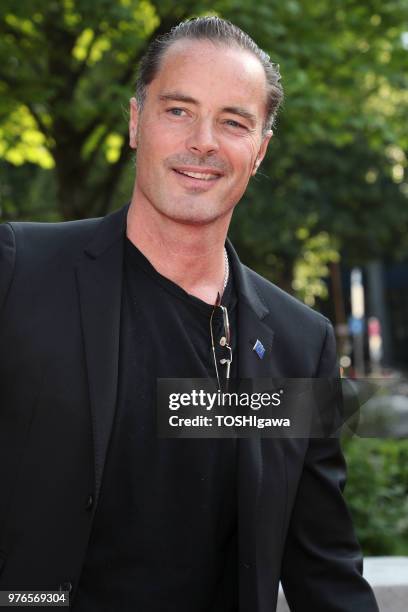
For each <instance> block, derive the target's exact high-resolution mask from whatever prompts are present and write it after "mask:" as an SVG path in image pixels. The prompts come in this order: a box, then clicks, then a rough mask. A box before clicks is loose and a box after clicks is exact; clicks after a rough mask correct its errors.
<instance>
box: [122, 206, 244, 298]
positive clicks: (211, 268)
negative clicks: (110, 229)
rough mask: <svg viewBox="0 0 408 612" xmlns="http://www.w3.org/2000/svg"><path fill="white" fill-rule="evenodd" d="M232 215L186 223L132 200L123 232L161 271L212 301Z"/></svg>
mask: <svg viewBox="0 0 408 612" xmlns="http://www.w3.org/2000/svg"><path fill="white" fill-rule="evenodd" d="M231 214H232V213H230V214H229V215H228V216H227V217H226V218H224V217H221V218H219V219H217V220H215V221H213V222H211V223H208V224H200V225H189V224H187V223H180V222H178V221H175V220H173V219H170V218H169V217H167V216H164V215H162V214H161V213H159V212H158V211H156V210H155V209H153V208H152V207H149V208H148V209H146V208H145V207H144V206H143V204H141V203H140V202H136V201H135V200H132V203H131V205H130V208H129V211H128V216H127V230H126V234H127V237H128V238H129V240H130V241H131V242H132V243H133V244H134V245H135V246H136V247H137V248H138V249H139V250H140V251H141V252H142V253H143V255H144V256H145V257H146V258H147V259H148V260H149V261H150V263H151V264H152V266H153V267H154V268H155V269H156V270H157V271H158V272H159V273H160V274H162V275H163V276H165V277H166V278H168V279H170V280H171V281H173V282H174V283H176V284H177V285H179V286H180V287H182V288H183V289H184V290H185V291H187V293H190V294H191V295H194V296H195V297H198V298H199V299H201V300H203V301H204V302H207V303H208V304H214V303H215V300H216V297H217V293H220V294H221V295H222V293H223V288H224V287H223V286H224V280H225V272H226V270H225V257H224V243H225V239H226V235H227V230H228V226H229V223H230V219H231Z"/></svg>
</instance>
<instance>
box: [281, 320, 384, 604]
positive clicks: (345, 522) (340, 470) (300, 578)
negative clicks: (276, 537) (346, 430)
mask: <svg viewBox="0 0 408 612" xmlns="http://www.w3.org/2000/svg"><path fill="white" fill-rule="evenodd" d="M334 376H338V370H337V362H336V348H335V339H334V333H333V329H332V326H331V325H330V324H329V323H328V322H327V329H326V337H325V341H324V345H323V349H322V352H321V358H320V363H319V367H318V371H317V374H316V377H319V378H323V377H326V378H329V377H334ZM345 480H346V465H345V461H344V457H343V454H342V451H341V446H340V440H339V439H338V438H336V437H334V438H311V439H310V440H309V445H308V450H307V452H306V456H305V461H304V466H303V473H302V476H301V479H300V482H299V487H298V491H297V495H296V499H295V503H294V508H293V511H292V515H291V518H290V524H289V529H288V535H287V539H286V543H285V552H284V556H283V562H282V570H281V581H282V586H283V590H284V592H285V596H286V599H287V602H288V604H289V607H290V609H291V610H293V611H294V612H303V611H304V612H308V611H309V610H313V612H355V611H356V610H358V611H359V612H378V606H377V603H376V600H375V597H374V594H373V592H372V589H371V587H370V586H369V584H368V583H367V582H366V580H365V579H364V578H363V577H362V569H363V560H362V554H361V550H360V546H359V544H358V541H357V539H356V536H355V533H354V528H353V524H352V521H351V517H350V514H349V511H348V509H347V506H346V504H345V500H344V498H343V489H344V485H345Z"/></svg>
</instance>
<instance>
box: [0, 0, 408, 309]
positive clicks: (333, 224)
mask: <svg viewBox="0 0 408 612" xmlns="http://www.w3.org/2000/svg"><path fill="white" fill-rule="evenodd" d="M211 11H213V12H217V13H219V14H221V15H222V16H224V17H226V18H230V19H231V20H232V21H234V22H235V23H237V25H239V26H241V27H242V28H243V29H245V30H246V31H248V32H249V33H250V34H251V35H252V36H253V37H254V38H255V40H257V42H259V44H260V45H261V46H262V47H263V48H265V49H266V50H267V51H269V52H270V55H271V57H272V59H273V61H275V62H277V63H279V64H280V66H281V72H282V74H283V83H284V88H285V92H286V102H285V104H284V108H283V110H282V112H281V113H280V114H279V117H278V120H277V125H276V131H275V132H276V133H275V135H274V138H273V139H272V142H271V146H270V153H269V155H268V157H267V159H266V160H265V162H264V164H263V166H262V167H261V171H260V173H259V177H256V179H255V180H254V181H253V182H252V184H251V186H250V189H249V191H248V194H247V195H246V196H245V198H244V201H243V203H242V204H241V205H240V206H239V208H238V211H237V215H236V219H235V221H234V224H233V228H232V234H233V238H234V240H235V242H236V243H237V245H238V247H239V250H240V253H241V254H242V255H243V258H244V260H245V261H246V262H247V263H249V264H250V265H253V266H254V267H256V268H257V269H258V270H259V271H260V272H262V273H264V274H265V275H266V276H268V277H270V278H271V279H272V280H275V281H276V282H278V283H279V284H280V285H282V286H284V287H285V288H287V289H288V290H290V291H293V290H295V291H297V292H298V294H299V295H301V296H302V297H303V298H304V299H305V300H306V301H309V303H313V300H314V298H315V297H316V296H319V295H321V296H323V295H324V291H325V285H324V284H323V283H322V282H321V280H320V279H321V277H322V276H324V275H325V274H327V267H328V264H329V263H330V262H331V261H335V260H337V259H338V258H339V253H340V252H342V253H343V254H345V256H346V257H347V258H348V260H349V261H350V262H351V261H353V262H355V261H359V262H362V261H364V260H365V259H367V258H369V257H372V256H373V255H374V256H376V257H378V256H381V254H383V253H387V255H389V256H399V257H403V256H405V255H406V254H407V248H408V247H407V235H408V232H407V229H408V223H407V209H408V207H407V205H406V203H407V202H406V199H407V194H408V185H407V182H406V178H405V173H406V151H407V142H408V129H407V122H406V120H405V117H406V114H407V108H408V93H407V87H406V85H407V74H406V69H405V68H406V62H407V57H408V55H407V47H408V34H407V33H406V32H404V28H405V27H406V25H405V24H406V23H407V22H408V19H407V18H408V5H407V3H406V0H392V1H391V0H390V1H389V2H386V3H384V2H381V1H379V0H367V1H366V2H364V3H361V1H360V0H332V1H330V2H329V1H328V0H302V1H301V2H300V1H297V0H288V1H287V2H285V3H283V2H276V3H272V2H269V1H267V0H261V1H260V2H258V3H257V4H256V5H255V6H254V5H253V4H252V3H249V0H219V1H217V0H215V1H214V2H206V1H205V0H201V1H197V2H196V3H194V2H193V3H192V2H185V1H183V0H182V1H181V2H178V3H177V4H175V3H174V2H169V1H165V2H158V1H153V0H140V1H138V0H109V1H108V0H99V1H95V0H21V1H20V2H19V3H15V2H11V0H4V1H3V3H2V5H1V8H0V34H1V38H0V78H1V84H0V94H1V96H0V157H2V158H3V160H4V162H5V164H6V165H5V166H4V167H3V170H2V180H3V189H2V193H1V195H0V197H1V198H2V208H3V211H4V210H5V212H6V213H7V210H8V211H10V210H12V211H13V212H14V213H17V215H20V216H22V217H24V216H28V217H30V216H31V217H32V216H33V214H34V216H35V215H36V214H37V212H36V211H38V214H40V212H39V211H42V210H43V209H44V201H49V207H50V210H54V212H53V216H52V217H51V218H54V216H60V217H61V218H64V219H71V218H82V217H87V216H94V215H101V214H105V213H106V212H107V211H108V210H109V209H110V208H112V207H113V206H116V205H117V204H119V203H120V202H121V201H123V197H128V196H129V195H130V189H131V181H132V178H133V168H132V162H131V157H130V155H129V148H128V145H127V136H126V131H127V105H128V99H129V97H130V95H131V94H132V91H133V87H134V80H135V74H136V68H137V63H138V60H139V58H140V56H141V54H142V53H143V51H144V49H145V48H146V45H147V43H148V42H149V40H150V39H151V37H152V36H156V35H157V34H158V33H160V32H164V31H167V30H168V29H169V28H170V27H172V26H173V25H175V24H176V23H178V22H179V21H180V20H181V19H184V18H187V17H189V16H194V15H198V14H204V13H209V12H211ZM18 164H20V165H30V164H31V166H30V168H31V169H30V171H29V172H28V174H29V175H30V177H31V178H30V180H29V181H28V182H27V194H26V197H25V198H21V199H20V197H17V196H16V197H14V198H13V196H14V195H15V194H16V193H17V192H18V193H19V194H21V192H22V189H21V188H19V189H17V187H16V185H17V183H18V180H16V172H15V171H13V170H12V168H11V165H18ZM34 165H38V167H39V169H38V171H37V172H36V171H35V168H34ZM23 173H24V176H27V175H28V174H27V172H26V171H23ZM31 190H33V193H31ZM53 194H55V199H54V198H53ZM125 194H126V195H125ZM39 197H41V198H43V203H41V204H39V203H38V202H37V203H34V200H35V198H37V199H38V198H39ZM13 199H14V200H15V202H13ZM27 202H28V203H29V204H27ZM4 203H6V204H7V205H6V206H4ZM19 206H20V208H21V210H19V209H18V207H19ZM13 207H14V208H13ZM42 214H43V213H42V212H41V215H42ZM3 216H4V212H3Z"/></svg>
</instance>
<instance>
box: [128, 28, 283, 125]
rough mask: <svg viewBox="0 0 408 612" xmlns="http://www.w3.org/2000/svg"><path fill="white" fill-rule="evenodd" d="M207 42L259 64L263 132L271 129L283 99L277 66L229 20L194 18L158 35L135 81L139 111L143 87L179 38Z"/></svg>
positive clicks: (143, 96) (143, 97)
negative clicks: (241, 53)
mask: <svg viewBox="0 0 408 612" xmlns="http://www.w3.org/2000/svg"><path fill="white" fill-rule="evenodd" d="M185 38H187V39H191V40H210V41H212V42H215V43H221V44H226V45H236V46H237V47H239V48H241V49H244V50H246V51H249V52H250V53H252V54H253V55H255V57H257V58H258V59H259V61H260V62H261V64H262V66H263V69H264V71H265V76H266V81H267V86H268V91H267V94H268V97H267V109H266V119H265V122H264V125H263V131H264V132H266V131H267V130H269V129H271V127H272V125H273V122H274V120H275V117H276V113H277V110H278V108H279V105H280V103H281V101H282V99H283V88H282V85H281V83H280V80H281V76H280V73H279V65H278V64H273V63H272V62H271V60H270V57H269V55H268V54H267V53H265V51H262V49H260V48H259V47H258V45H257V44H256V43H255V42H254V41H253V40H252V38H251V37H250V36H248V34H246V33H245V32H243V31H242V30H241V29H240V28H238V27H237V26H236V25H234V24H232V23H231V22H230V21H226V20H225V19H221V18H220V17H197V18H195V19H189V20H187V21H182V22H181V23H179V24H178V25H177V26H175V27H174V28H172V29H171V30H170V32H167V34H163V35H162V36H158V37H157V38H155V39H154V40H153V41H152V42H151V43H150V44H149V46H148V48H147V51H146V53H145V54H144V56H143V57H142V59H141V60H140V64H139V72H138V77H137V81H136V101H137V104H138V106H139V108H142V107H143V104H144V101H145V98H146V87H147V86H148V85H149V84H150V83H151V82H152V81H153V79H154V78H155V77H156V75H157V72H158V70H159V68H160V62H161V60H162V58H163V56H164V54H165V53H166V51H167V50H168V48H169V47H170V46H171V45H172V44H173V43H174V42H176V41H178V40H182V39H185Z"/></svg>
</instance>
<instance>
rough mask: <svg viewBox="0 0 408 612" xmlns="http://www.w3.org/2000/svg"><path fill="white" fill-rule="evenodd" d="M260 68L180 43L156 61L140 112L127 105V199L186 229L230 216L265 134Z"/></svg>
mask: <svg viewBox="0 0 408 612" xmlns="http://www.w3.org/2000/svg"><path fill="white" fill-rule="evenodd" d="M265 109H266V79H265V74H264V70H263V67H262V65H261V63H260V62H259V61H258V59H257V58H256V57H254V56H253V55H252V54H250V53H249V52H246V51H243V50H241V49H238V48H235V47H227V46H225V45H222V46H221V45H214V44H212V43H211V42H209V41H189V40H181V41H178V42H176V43H174V44H173V45H172V46H171V47H170V48H169V49H168V51H167V52H166V54H165V56H164V58H163V59H162V64H161V66H160V69H159V71H158V74H157V76H156V78H155V79H154V80H153V81H152V82H151V83H150V85H149V86H148V87H147V93H146V99H145V103H144V106H143V109H142V110H141V111H140V110H139V109H138V108H137V105H136V101H135V100H134V99H132V100H131V118H130V125H129V127H130V146H131V147H132V148H137V164H136V167H137V170H136V184H135V197H136V201H137V200H138V199H143V200H144V204H147V205H149V206H152V207H154V209H155V210H156V211H157V212H159V213H160V214H163V215H165V216H166V217H169V218H171V219H173V220H177V221H179V222H181V223H187V224H203V223H210V222H212V221H214V220H216V219H219V218H220V217H223V216H225V215H229V216H230V215H231V213H232V210H233V208H234V206H235V205H236V204H237V202H238V201H239V200H240V199H241V196H242V195H243V193H244V191H245V189H246V187H247V184H248V181H249V178H250V177H251V175H252V174H254V173H255V172H256V169H257V167H258V165H259V164H260V162H261V160H262V158H263V157H264V155H265V152H266V147H267V145H268V142H269V139H270V137H271V135H272V133H271V132H270V133H269V134H268V135H267V136H264V137H263V136H262V126H263V122H264V120H265Z"/></svg>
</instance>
